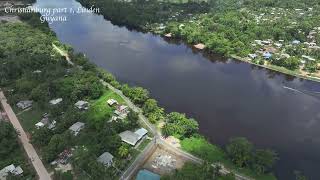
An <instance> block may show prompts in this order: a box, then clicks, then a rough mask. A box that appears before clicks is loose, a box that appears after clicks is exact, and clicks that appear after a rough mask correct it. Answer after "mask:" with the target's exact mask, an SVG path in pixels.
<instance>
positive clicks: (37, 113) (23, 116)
mask: <svg viewBox="0 0 320 180" xmlns="http://www.w3.org/2000/svg"><path fill="white" fill-rule="evenodd" d="M15 113H16V114H17V117H18V119H19V121H20V123H21V125H22V127H23V129H24V130H25V131H27V132H32V131H33V130H34V128H35V124H36V123H38V122H39V121H41V118H42V115H43V114H44V113H45V112H43V111H41V110H40V108H39V107H37V106H36V105H34V106H33V107H32V108H31V109H30V110H27V111H24V112H21V111H17V110H16V111H15Z"/></svg>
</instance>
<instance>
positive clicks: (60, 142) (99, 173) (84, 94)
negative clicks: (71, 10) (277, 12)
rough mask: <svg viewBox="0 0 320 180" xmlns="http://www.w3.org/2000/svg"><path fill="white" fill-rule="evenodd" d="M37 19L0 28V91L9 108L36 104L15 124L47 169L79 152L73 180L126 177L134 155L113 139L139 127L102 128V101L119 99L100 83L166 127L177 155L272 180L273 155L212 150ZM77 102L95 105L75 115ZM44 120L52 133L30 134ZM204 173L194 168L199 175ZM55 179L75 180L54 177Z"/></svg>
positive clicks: (191, 128)
mask: <svg viewBox="0 0 320 180" xmlns="http://www.w3.org/2000/svg"><path fill="white" fill-rule="evenodd" d="M38 17H39V15H38V14H24V15H21V17H20V18H21V20H22V21H23V22H20V23H2V24H1V26H0V39H1V40H0V42H1V44H2V46H1V47H0V69H1V72H0V86H1V87H4V90H5V93H6V95H7V96H8V99H9V103H10V104H12V105H14V104H16V103H17V102H18V101H20V100H25V99H29V100H33V101H34V105H33V108H32V109H31V110H30V111H26V112H24V113H22V114H21V115H19V119H20V120H21V121H22V124H23V126H24V127H25V128H26V127H27V131H28V132H29V133H30V134H31V135H32V143H33V144H34V145H35V146H36V147H37V148H38V150H39V152H40V155H41V156H42V157H43V160H44V161H45V162H46V163H50V162H52V161H53V160H54V159H55V158H56V157H57V156H58V154H59V153H61V152H62V151H63V150H65V149H70V148H73V147H77V148H76V149H75V152H74V156H73V157H72V160H71V162H72V165H73V166H74V171H75V172H74V174H75V175H76V176H80V177H85V178H88V177H89V178H92V179H101V178H104V177H108V178H109V179H110V178H112V179H117V177H118V175H119V170H124V169H125V168H126V166H127V165H128V160H129V161H131V160H133V159H134V157H135V156H136V155H137V154H138V152H137V150H136V149H134V148H131V147H128V146H126V145H125V144H123V143H122V142H121V139H120V137H119V136H118V133H119V132H122V131H124V130H128V129H135V128H137V127H139V124H138V117H137V114H135V113H131V114H129V115H128V117H127V118H126V119H125V120H124V121H119V122H112V123H107V121H108V120H109V119H110V117H111V115H112V114H111V112H112V109H108V108H107V107H106V106H105V104H104V103H101V102H105V101H106V100H107V99H108V98H110V97H112V98H114V99H117V100H118V101H119V102H121V98H120V97H118V96H117V95H116V94H114V93H112V92H111V91H110V90H109V89H107V88H106V87H104V86H102V84H101V83H100V79H103V80H105V81H106V82H108V83H110V84H111V85H113V86H114V87H116V88H118V89H120V90H122V92H123V93H124V95H126V96H127V97H129V98H130V99H131V100H132V101H133V102H134V103H135V104H137V105H138V106H140V107H142V109H143V112H144V114H145V115H146V116H147V117H148V118H149V119H150V121H151V122H152V123H157V122H159V121H163V120H164V121H165V125H164V127H163V129H162V131H163V134H164V135H165V136H170V135H172V136H175V137H178V138H179V139H181V140H182V149H184V150H186V151H188V152H191V153H193V154H195V155H197V156H199V157H201V158H203V159H206V160H208V161H209V163H213V162H220V163H223V164H224V165H225V166H227V167H230V168H231V169H233V170H234V171H240V172H242V173H244V174H246V175H249V176H252V177H255V178H257V179H274V176H273V175H272V174H271V172H272V167H273V165H274V163H275V161H276V159H277V155H276V153H275V152H273V151H272V150H260V149H256V148H254V147H253V145H252V144H251V143H250V142H249V141H248V140H246V139H245V138H234V139H232V140H230V143H229V144H228V145H227V146H226V148H220V147H217V146H216V145H213V144H210V143H209V142H208V141H207V140H205V138H204V137H202V136H201V135H199V134H198V128H199V127H198V123H197V121H195V120H194V119H190V118H188V117H186V116H185V115H184V114H181V113H177V112H172V113H169V114H166V113H165V110H164V109H163V108H161V107H159V106H158V104H157V101H156V100H154V99H150V95H149V92H148V91H147V90H145V89H143V88H141V87H130V86H128V85H127V84H121V83H119V82H118V81H117V80H116V79H115V78H114V77H113V76H112V75H111V74H110V73H108V72H105V71H103V70H101V69H99V68H97V67H96V66H95V65H93V64H92V63H90V62H89V61H88V59H87V58H86V57H85V56H84V55H83V54H75V53H74V52H73V50H72V48H71V47H68V46H65V45H62V44H60V43H59V41H58V40H57V38H56V36H55V34H54V33H53V32H52V31H51V30H50V29H49V27H48V25H47V24H41V23H40V21H39V18H38ZM52 44H55V45H57V46H59V47H60V48H62V49H64V50H66V51H68V53H69V54H70V58H71V60H72V61H73V62H74V63H75V65H76V66H71V65H70V64H68V63H67V61H66V60H65V58H64V57H61V56H60V55H59V54H58V53H57V52H56V50H55V49H54V48H53V46H52ZM57 97H61V98H63V102H62V104H60V105H59V106H50V105H49V103H48V102H49V100H51V99H54V98H57ZM77 100H87V101H89V102H90V104H92V106H91V107H90V109H89V110H88V111H78V110H76V109H75V108H74V103H75V102H76V101H77ZM101 109H102V110H101ZM16 111H18V110H17V109H16ZM44 113H48V114H49V115H50V116H49V118H50V119H54V120H56V122H57V126H56V128H55V129H54V130H50V129H47V128H40V129H36V128H35V127H34V124H35V122H37V121H39V120H40V119H41V117H42V115H43V114H44ZM93 114H94V115H93ZM77 121H81V122H85V123H86V128H85V129H84V130H83V132H81V133H80V135H79V136H77V137H73V136H72V135H71V134H70V133H69V131H67V129H68V128H69V127H70V126H71V125H72V124H73V123H75V122H77ZM181 124H183V126H181ZM105 151H109V152H110V153H112V154H113V155H114V156H115V158H116V160H115V162H116V164H115V167H114V168H105V167H104V166H103V165H102V164H100V163H98V162H97V161H96V158H97V156H99V155H100V154H102V153H103V152H105ZM190 166H194V165H186V167H185V168H184V169H182V170H181V171H178V172H177V173H182V174H184V173H186V172H189V171H190V168H188V167H190ZM202 168H203V167H202V166H200V167H197V169H199V171H200V170H201V169H202ZM191 169H192V168H191ZM207 172H209V171H207ZM56 176H57V178H59V177H61V176H63V177H64V176H65V177H70V176H73V175H72V174H71V173H70V172H69V173H61V172H56ZM177 176H178V175H177ZM217 176H218V175H217ZM219 176H220V175H219ZM229 176H230V177H231V178H232V177H233V176H232V175H229ZM229 176H227V177H229ZM181 177H185V176H184V175H181ZM164 178H166V177H164ZM168 178H170V177H168ZM212 178H213V177H212ZM221 178H224V177H221Z"/></svg>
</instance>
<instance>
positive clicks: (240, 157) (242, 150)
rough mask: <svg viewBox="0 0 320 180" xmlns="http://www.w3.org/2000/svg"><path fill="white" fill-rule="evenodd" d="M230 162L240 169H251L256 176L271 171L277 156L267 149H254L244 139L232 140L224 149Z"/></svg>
mask: <svg viewBox="0 0 320 180" xmlns="http://www.w3.org/2000/svg"><path fill="white" fill-rule="evenodd" d="M226 150H227V154H228V156H229V158H230V159H231V161H232V162H233V163H234V164H235V165H236V166H238V167H240V168H251V169H252V170H254V171H255V172H256V173H257V174H263V173H266V172H267V171H269V170H271V168H272V167H273V165H274V163H275V162H276V160H277V159H278V157H277V154H276V153H275V152H274V151H272V150H269V149H266V150H265V149H255V148H254V146H253V144H252V143H251V142H249V141H248V140H247V139H246V138H242V137H238V138H232V139H231V140H230V142H229V144H228V145H227V147H226Z"/></svg>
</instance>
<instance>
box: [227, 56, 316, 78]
mask: <svg viewBox="0 0 320 180" xmlns="http://www.w3.org/2000/svg"><path fill="white" fill-rule="evenodd" d="M230 57H231V58H233V59H235V60H239V61H242V62H246V63H249V64H252V65H255V66H258V67H262V68H265V69H269V70H272V71H275V72H279V73H282V74H285V75H290V76H295V77H297V78H301V79H306V80H310V81H315V82H320V78H319V77H315V76H309V75H303V74H300V73H299V72H297V71H291V70H288V69H286V68H284V67H280V66H274V65H271V64H265V65H260V64H256V63H253V62H252V61H249V60H246V58H241V57H239V56H237V55H231V56H230Z"/></svg>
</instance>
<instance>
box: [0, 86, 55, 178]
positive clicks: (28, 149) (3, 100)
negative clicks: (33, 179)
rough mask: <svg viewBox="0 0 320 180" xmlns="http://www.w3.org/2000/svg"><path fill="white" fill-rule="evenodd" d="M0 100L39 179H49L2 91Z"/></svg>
mask: <svg viewBox="0 0 320 180" xmlns="http://www.w3.org/2000/svg"><path fill="white" fill-rule="evenodd" d="M0 100H1V104H2V107H3V110H4V111H5V112H6V113H7V116H8V119H9V121H10V122H11V124H12V125H13V126H14V128H15V129H16V130H17V132H18V133H19V136H18V137H19V139H20V141H21V143H22V145H23V148H24V150H25V151H26V152H27V155H28V157H29V158H30V160H31V162H32V165H33V167H34V169H35V170H36V172H37V174H38V177H39V179H40V180H51V177H50V175H49V173H48V171H47V169H46V168H45V167H44V165H43V163H42V161H41V159H40V158H39V156H38V154H37V152H36V150H35V149H34V147H33V146H32V144H30V143H29V139H28V137H27V134H26V133H25V131H24V130H23V128H22V126H21V124H20V122H19V120H18V118H17V116H16V115H15V113H14V112H13V110H12V108H11V106H10V105H9V104H8V103H7V99H6V97H5V96H4V94H3V92H2V91H0Z"/></svg>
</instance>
